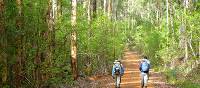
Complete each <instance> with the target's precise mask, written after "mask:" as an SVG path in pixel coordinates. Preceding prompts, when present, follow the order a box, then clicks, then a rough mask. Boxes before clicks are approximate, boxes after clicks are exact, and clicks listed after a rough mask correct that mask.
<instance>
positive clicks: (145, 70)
mask: <svg viewBox="0 0 200 88" xmlns="http://www.w3.org/2000/svg"><path fill="white" fill-rule="evenodd" d="M149 69H150V61H149V60H148V58H147V56H144V58H143V59H142V60H141V63H140V68H139V70H140V72H141V87H142V88H143V87H145V88H147V82H148V79H149Z"/></svg>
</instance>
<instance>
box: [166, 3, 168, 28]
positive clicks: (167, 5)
mask: <svg viewBox="0 0 200 88" xmlns="http://www.w3.org/2000/svg"><path fill="white" fill-rule="evenodd" d="M166 6H167V7H166V8H167V11H166V12H167V18H166V22H167V25H166V26H167V27H166V28H167V30H169V28H168V27H169V19H168V17H169V1H168V0H166Z"/></svg>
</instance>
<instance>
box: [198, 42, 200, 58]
mask: <svg viewBox="0 0 200 88" xmlns="http://www.w3.org/2000/svg"><path fill="white" fill-rule="evenodd" d="M198 56H199V58H200V41H199V55H198Z"/></svg>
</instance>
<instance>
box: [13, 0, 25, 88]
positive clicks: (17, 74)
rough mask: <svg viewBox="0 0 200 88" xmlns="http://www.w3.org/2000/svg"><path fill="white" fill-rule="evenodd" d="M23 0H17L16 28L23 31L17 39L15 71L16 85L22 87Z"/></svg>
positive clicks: (17, 87) (18, 87)
mask: <svg viewBox="0 0 200 88" xmlns="http://www.w3.org/2000/svg"><path fill="white" fill-rule="evenodd" d="M22 2H23V1H22V0H16V5H17V10H18V12H17V17H16V29H17V30H18V31H20V32H21V33H19V34H18V36H17V39H16V45H17V53H16V54H17V57H16V63H15V65H14V67H13V68H14V72H15V80H14V83H15V87H16V88H20V87H21V82H22V80H21V79H22V77H23V76H22V74H23V72H22V69H23V62H24V61H23V60H24V57H23V53H24V51H23V34H22V31H23V30H22V29H23V12H22V11H23V10H22V6H23V3H22Z"/></svg>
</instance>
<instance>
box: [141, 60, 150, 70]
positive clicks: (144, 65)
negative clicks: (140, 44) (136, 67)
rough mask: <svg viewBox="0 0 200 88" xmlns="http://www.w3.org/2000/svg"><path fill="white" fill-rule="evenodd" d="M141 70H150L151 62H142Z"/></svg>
mask: <svg viewBox="0 0 200 88" xmlns="http://www.w3.org/2000/svg"><path fill="white" fill-rule="evenodd" d="M141 70H142V72H147V71H149V64H148V63H147V62H146V61H145V62H142V63H141Z"/></svg>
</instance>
